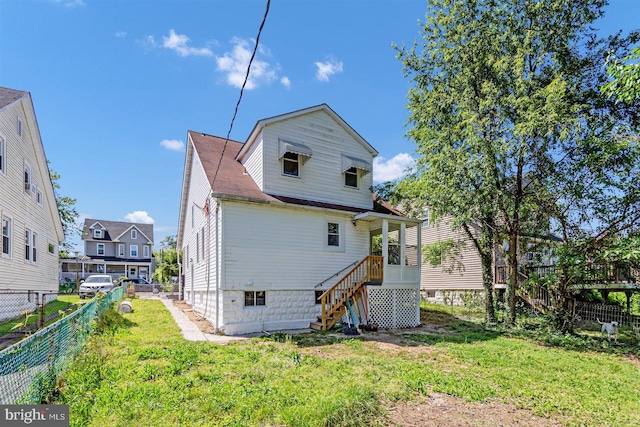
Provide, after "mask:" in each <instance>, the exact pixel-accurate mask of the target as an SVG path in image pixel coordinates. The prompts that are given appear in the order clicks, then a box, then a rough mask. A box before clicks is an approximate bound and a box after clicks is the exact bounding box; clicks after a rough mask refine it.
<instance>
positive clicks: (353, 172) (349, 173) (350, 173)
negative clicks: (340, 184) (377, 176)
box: [344, 168, 358, 188]
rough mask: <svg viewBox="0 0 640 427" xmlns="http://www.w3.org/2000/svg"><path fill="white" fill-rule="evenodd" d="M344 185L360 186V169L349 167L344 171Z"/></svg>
mask: <svg viewBox="0 0 640 427" xmlns="http://www.w3.org/2000/svg"><path fill="white" fill-rule="evenodd" d="M344 185H345V186H346V187H353V188H358V169H356V168H349V169H347V170H346V171H344Z"/></svg>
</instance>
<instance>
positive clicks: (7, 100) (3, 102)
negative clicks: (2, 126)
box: [0, 87, 29, 110]
mask: <svg viewBox="0 0 640 427" xmlns="http://www.w3.org/2000/svg"><path fill="white" fill-rule="evenodd" d="M28 94H29V92H24V91H21V90H15V89H9V88H7V87H0V110H1V109H3V108H5V107H6V106H8V105H11V104H13V103H14V102H16V101H17V100H18V99H20V98H22V97H24V96H27V95H28Z"/></svg>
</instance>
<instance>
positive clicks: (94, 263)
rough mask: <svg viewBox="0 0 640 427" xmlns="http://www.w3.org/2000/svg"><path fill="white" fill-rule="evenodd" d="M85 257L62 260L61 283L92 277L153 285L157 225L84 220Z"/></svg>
mask: <svg viewBox="0 0 640 427" xmlns="http://www.w3.org/2000/svg"><path fill="white" fill-rule="evenodd" d="M82 240H83V241H84V256H81V257H78V258H77V259H76V258H65V259H61V260H60V279H61V280H67V281H75V277H76V269H77V270H78V271H77V277H78V278H79V279H84V278H85V277H87V276H89V275H91V274H110V275H111V276H112V277H113V278H114V279H118V278H120V277H128V278H129V279H138V278H139V279H144V280H147V281H151V276H152V275H153V272H154V271H155V259H154V258H153V224H141V223H132V222H123V221H109V220H105V219H91V218H86V219H85V220H84V226H83V227H82Z"/></svg>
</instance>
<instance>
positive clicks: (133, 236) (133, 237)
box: [131, 230, 138, 239]
mask: <svg viewBox="0 0 640 427" xmlns="http://www.w3.org/2000/svg"><path fill="white" fill-rule="evenodd" d="M131 238H132V239H137V238H138V231H137V230H131Z"/></svg>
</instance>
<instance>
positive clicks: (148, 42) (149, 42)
mask: <svg viewBox="0 0 640 427" xmlns="http://www.w3.org/2000/svg"><path fill="white" fill-rule="evenodd" d="M138 43H140V44H141V45H142V47H145V48H154V47H156V39H155V37H153V36H147V37H145V38H143V39H142V40H140V41H138Z"/></svg>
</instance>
